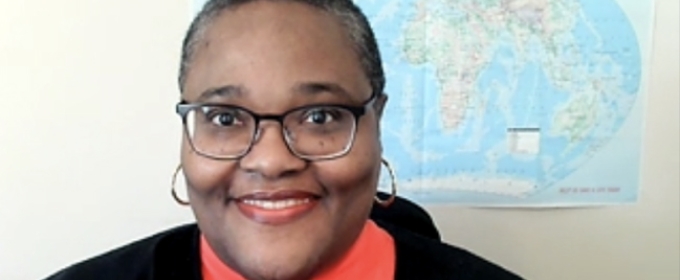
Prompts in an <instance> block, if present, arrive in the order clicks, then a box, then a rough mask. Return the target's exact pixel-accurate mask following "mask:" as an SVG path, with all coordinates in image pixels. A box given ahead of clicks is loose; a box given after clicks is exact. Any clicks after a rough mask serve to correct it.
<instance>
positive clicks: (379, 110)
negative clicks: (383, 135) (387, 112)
mask: <svg viewBox="0 0 680 280" xmlns="http://www.w3.org/2000/svg"><path fill="white" fill-rule="evenodd" d="M386 104H387V94H385V93H381V94H379V95H378V96H377V97H376V100H375V103H374V107H375V112H376V119H377V121H378V122H380V119H382V115H383V111H384V109H385V105H386Z"/></svg>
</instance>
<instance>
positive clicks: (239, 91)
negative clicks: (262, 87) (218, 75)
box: [198, 85, 247, 100]
mask: <svg viewBox="0 0 680 280" xmlns="http://www.w3.org/2000/svg"><path fill="white" fill-rule="evenodd" d="M246 92H247V90H246V89H245V88H244V87H242V86H236V85H226V86H221V87H216V88H210V89H207V90H206V91H204V92H203V93H201V95H200V96H199V97H198V100H208V99H211V98H213V97H216V96H218V97H232V96H241V95H243V94H245V93H246Z"/></svg>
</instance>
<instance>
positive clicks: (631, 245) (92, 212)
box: [0, 0, 680, 280]
mask: <svg viewBox="0 0 680 280" xmlns="http://www.w3.org/2000/svg"><path fill="white" fill-rule="evenodd" d="M188 9H189V4H188V3H187V2H184V1H167V0H146V1H132V0H119V1H94V0H90V1H87V0H67V1H21V0H0V279H36V278H40V277H43V276H45V275H46V274H48V273H51V272H53V271H55V270H56V269H58V268H60V267H62V266H65V265H67V264H70V263H73V262H74V261H77V260H80V259H82V258H85V257H87V256H92V255H94V254H96V253H100V252H103V251H104V250H106V249H110V248H112V247H115V246H118V245H121V244H123V243H126V242H129V241H131V240H134V239H138V238H140V237H142V236H146V235H148V234H150V233H153V232H156V231H159V230H161V229H165V228H168V227H170V226H172V225H176V224H179V223H182V222H187V221H191V219H192V217H191V213H190V211H189V209H184V208H180V207H178V206H175V204H173V202H172V200H171V199H170V197H169V195H168V191H169V181H170V175H171V173H172V171H173V169H174V167H175V165H176V164H177V163H178V159H179V157H178V147H179V145H178V144H179V130H180V127H179V120H178V119H177V118H176V117H175V115H174V113H173V105H174V103H175V102H176V101H177V99H178V92H177V90H176V87H175V83H174V81H175V76H176V75H175V74H176V69H177V60H178V55H179V43H180V41H181V38H182V35H183V31H184V28H185V27H186V25H187V21H188V16H189V15H188ZM679 9H680V7H679V6H678V1H677V0H659V1H658V5H657V12H658V13H657V20H656V29H655V43H654V52H653V55H652V73H651V79H650V87H649V95H648V97H649V99H648V102H647V125H646V131H645V132H646V135H645V138H644V141H645V149H644V156H643V173H642V191H641V199H640V202H639V203H637V204H635V205H628V206H616V207H604V208H588V209H570V210H569V209H568V210H489V209H469V208H461V207H444V206H437V207H429V209H430V210H431V212H432V213H433V214H434V215H435V218H436V221H437V223H438V225H439V227H440V228H441V230H442V231H443V233H444V237H445V239H446V240H447V241H449V242H451V243H454V244H458V245H462V246H463V247H466V248H468V249H470V250H472V251H475V252H477V253H479V254H481V255H483V256H486V257H487V258H489V259H492V260H494V261H496V262H498V263H500V264H503V265H505V266H507V267H509V268H511V269H512V270H515V271H517V272H519V273H520V274H522V275H524V276H526V277H527V278H528V279H549V280H559V279H580V280H582V279H660V280H664V279H668V280H671V279H679V278H680V272H679V271H680V267H679V265H678V264H679V263H680V249H679V247H680V244H679V238H680V232H679V226H680V223H679V221H678V220H679V218H680V217H679V214H678V213H679V212H680V209H678V205H679V202H678V197H679V196H680V194H679V191H678V190H679V189H680V179H679V175H678V174H679V171H678V170H679V169H680V163H679V153H680V152H679V150H678V145H679V144H678V143H680V139H679V135H678V132H679V130H680V129H679V127H680V123H679V119H678V115H679V111H678V104H679V100H678V97H679V95H680V94H679V93H680V89H679V88H678V86H679V83H678V75H679V71H678V60H679V57H678V53H679V47H678V41H679V39H678V33H679V28H678V25H679V23H678V18H679V17H680V15H679V12H678V11H679Z"/></svg>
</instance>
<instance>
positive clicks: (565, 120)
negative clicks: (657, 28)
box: [356, 0, 643, 206]
mask: <svg viewBox="0 0 680 280" xmlns="http://www.w3.org/2000/svg"><path fill="white" fill-rule="evenodd" d="M356 2H357V3H358V5H359V6H360V7H361V8H362V9H363V10H364V12H366V14H367V15H368V18H369V21H371V24H372V25H373V28H374V31H375V33H376V36H377V38H378V41H379V45H380V50H381V53H382V57H383V64H384V67H385V70H386V76H387V86H386V89H385V92H386V93H387V94H388V96H389V102H388V105H387V109H386V113H385V115H384V117H383V120H382V130H383V132H382V140H383V145H384V155H385V158H386V159H388V160H389V161H390V162H391V163H392V165H393V166H394V167H395V171H396V173H397V179H398V182H399V186H400V193H401V194H403V195H405V196H407V197H411V198H413V199H416V200H418V201H421V202H449V203H460V204H475V205H510V206H512V205H541V204H545V205H561V204H564V205H567V204H570V203H574V204H603V203H614V202H625V201H627V202H630V201H634V200H635V199H636V197H637V183H638V176H639V175H638V169H639V166H638V162H639V153H640V147H641V146H640V145H641V144H640V138H641V136H640V135H639V134H640V133H641V128H642V120H641V118H642V117H641V114H640V112H638V111H639V109H637V110H634V108H638V107H640V105H639V103H640V102H642V98H641V95H642V93H641V92H640V89H641V81H642V71H643V69H642V67H643V63H642V54H641V50H640V47H639V44H640V41H639V38H638V37H637V34H636V31H635V29H634V27H633V25H632V24H631V22H630V20H629V19H628V17H627V15H626V14H625V13H624V11H623V10H622V9H621V7H620V6H619V4H618V2H617V1H614V0H602V1H588V0H582V1H573V3H571V6H569V7H563V9H560V10H559V11H556V9H557V7H559V5H558V4H559V3H564V2H568V1H542V2H545V3H549V4H554V5H553V6H552V7H539V6H531V5H530V4H525V5H526V6H512V3H511V2H514V1H418V0H402V1H387V0H385V1H380V0H365V1H356ZM517 2H518V3H519V2H521V1H517ZM524 2H526V3H531V2H532V1H524ZM538 2H541V1H538ZM538 2H536V3H538ZM502 3H506V4H507V3H510V4H507V5H503V4H502ZM485 5H486V6H485ZM535 5H539V4H535ZM499 15H502V16H504V17H506V18H504V20H505V21H507V23H503V22H502V21H501V22H500V24H496V25H494V24H493V19H494V16H499ZM476 17H477V18H482V19H483V20H477V21H475V18H476ZM538 19H542V21H539V20H538ZM513 20H514V21H513ZM560 28H561V29H560ZM551 30H557V31H551ZM485 32H490V33H489V34H492V35H493V36H486V35H485V34H486V33H485ZM549 32H552V33H549ZM421 33H423V34H425V35H423V34H421ZM447 94H448V96H447ZM447 98H448V99H447ZM451 100H453V101H451ZM461 100H462V101H461ZM457 101H460V102H459V103H460V104H456V102H457ZM449 103H450V104H449ZM636 104H638V105H637V106H635V105H636ZM460 105H464V106H463V107H461V106H460ZM457 106H458V107H457ZM447 110H448V112H447ZM458 118H459V119H458ZM624 124H626V125H624ZM624 127H625V128H626V129H625V132H621V131H622V130H623V129H622V128H624ZM612 142H616V143H619V144H611V143H612ZM610 144H611V145H610ZM612 149H616V150H612ZM596 157H597V158H598V159H597V161H593V160H591V159H593V158H596ZM622 161H627V162H622ZM383 173H386V172H383ZM579 174H580V175H579ZM590 176H593V178H592V179H589V178H590ZM596 176H597V177H596ZM383 177H384V178H382V179H381V180H382V181H385V182H386V181H387V180H389V178H386V176H383ZM575 178H576V179H575ZM576 194H580V196H575V195H576Z"/></svg>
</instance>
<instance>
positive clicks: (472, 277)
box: [379, 223, 522, 280]
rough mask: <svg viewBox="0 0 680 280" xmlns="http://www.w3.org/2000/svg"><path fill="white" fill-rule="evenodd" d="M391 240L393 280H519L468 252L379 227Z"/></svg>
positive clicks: (391, 228)
mask: <svg viewBox="0 0 680 280" xmlns="http://www.w3.org/2000/svg"><path fill="white" fill-rule="evenodd" d="M379 224H380V226H381V227H382V228H383V229H385V230H386V231H387V232H388V233H389V234H390V235H391V236H392V238H394V243H395V248H396V255H397V263H396V266H397V268H396V274H395V275H396V279H452V280H453V279H456V280H477V279H479V280H482V279H484V280H520V279H522V278H520V277H519V276H517V275H515V274H513V273H512V272H510V271H508V270H506V269H504V268H502V267H500V266H498V265H496V264H494V263H491V262H489V261H487V260H485V259H483V258H481V257H479V256H477V255H475V254H473V253H471V252H468V251H466V250H464V249H461V248H457V247H454V246H451V245H448V244H445V243H442V242H440V241H439V240H436V239H432V238H428V237H425V236H422V235H419V234H413V233H412V232H409V231H406V230H402V229H400V228H398V227H395V226H392V225H390V224H385V223H379Z"/></svg>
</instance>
